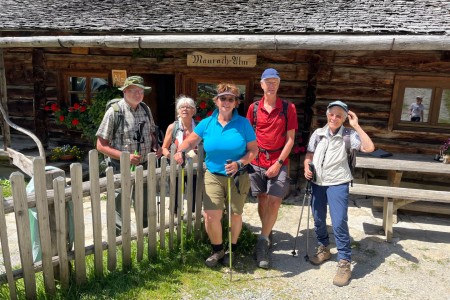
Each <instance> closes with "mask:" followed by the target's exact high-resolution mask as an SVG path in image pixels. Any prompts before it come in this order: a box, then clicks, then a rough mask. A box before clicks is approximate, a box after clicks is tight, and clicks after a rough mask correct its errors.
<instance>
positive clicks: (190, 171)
mask: <svg viewBox="0 0 450 300" xmlns="http://www.w3.org/2000/svg"><path fill="white" fill-rule="evenodd" d="M186 166H187V167H186V173H187V176H186V181H185V182H186V188H185V191H184V192H185V195H186V199H187V205H186V206H187V207H186V209H185V211H186V216H187V218H186V222H187V226H186V237H188V236H190V235H191V234H192V205H193V204H192V202H193V194H192V188H193V184H192V182H193V176H194V173H193V161H192V159H188V160H187V164H186Z"/></svg>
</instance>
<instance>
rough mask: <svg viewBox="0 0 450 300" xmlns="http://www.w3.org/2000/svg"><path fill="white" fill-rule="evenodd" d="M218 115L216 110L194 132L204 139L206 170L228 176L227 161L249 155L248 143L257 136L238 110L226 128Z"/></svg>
mask: <svg viewBox="0 0 450 300" xmlns="http://www.w3.org/2000/svg"><path fill="white" fill-rule="evenodd" d="M218 114H219V111H218V110H217V109H216V110H215V111H214V112H213V114H212V115H211V116H210V117H208V118H206V119H203V120H202V121H201V122H200V123H199V124H198V125H197V126H195V129H194V132H195V133H196V134H198V135H199V136H200V137H201V138H202V139H203V147H204V149H205V152H206V157H205V163H206V168H207V169H208V170H209V171H210V172H211V173H220V174H223V175H227V174H226V172H225V163H226V160H227V159H231V160H233V161H236V160H239V159H240V158H241V157H242V156H244V155H245V153H247V143H249V142H252V141H255V140H256V136H255V132H254V131H253V127H252V126H251V125H250V122H249V121H248V119H247V118H244V117H241V116H240V115H238V112H237V110H236V109H234V110H233V116H232V118H231V121H230V122H228V124H226V125H225V126H224V127H222V125H221V124H220V123H219V121H218V120H217V117H218Z"/></svg>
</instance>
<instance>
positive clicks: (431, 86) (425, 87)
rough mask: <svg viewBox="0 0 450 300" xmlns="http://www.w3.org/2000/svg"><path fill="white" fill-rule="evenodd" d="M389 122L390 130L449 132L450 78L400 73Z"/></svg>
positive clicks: (397, 78)
mask: <svg viewBox="0 0 450 300" xmlns="http://www.w3.org/2000/svg"><path fill="white" fill-rule="evenodd" d="M420 98H421V99H420ZM389 125H390V129H391V130H392V129H394V130H395V129H399V130H412V131H418V130H420V131H442V132H447V131H448V130H449V129H450V78H448V77H424V76H397V77H396V78H395V85H394V95H393V99H392V114H391V119H390V122H389Z"/></svg>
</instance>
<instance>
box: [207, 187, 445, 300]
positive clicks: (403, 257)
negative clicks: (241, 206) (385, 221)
mask: <svg viewBox="0 0 450 300" xmlns="http://www.w3.org/2000/svg"><path fill="white" fill-rule="evenodd" d="M302 199H303V195H300V196H297V197H296V199H294V198H293V197H291V198H288V199H287V200H285V201H284V204H283V205H282V207H281V209H280V213H279V217H278V221H277V223H276V224H275V227H274V246H273V249H272V250H273V252H272V256H271V257H272V268H271V269H270V270H262V269H258V268H256V266H255V262H254V261H253V259H252V258H248V257H239V258H238V259H237V261H236V264H235V270H234V272H233V282H232V283H231V284H230V286H229V288H227V289H224V290H221V291H217V292H215V295H214V298H216V299H293V298H294V299H361V298H362V299H394V298H395V299H450V276H448V270H450V255H449V253H450V218H448V216H438V215H430V214H417V213H415V214H413V213H400V214H399V222H398V224H394V238H393V242H392V243H387V242H386V241H385V239H384V236H383V235H382V231H381V227H382V213H381V212H380V211H377V210H373V209H372V208H371V207H372V199H365V198H364V197H353V196H352V198H351V201H350V202H351V203H350V209H349V227H350V234H351V237H352V246H353V262H352V272H353V273H352V280H351V282H350V284H349V285H348V286H346V287H336V286H334V285H333V284H332V280H333V277H334V274H335V272H336V247H335V244H334V236H333V234H332V229H331V227H329V232H330V238H331V243H332V244H331V247H332V248H331V252H332V254H333V256H332V259H331V260H330V261H328V262H326V263H324V264H323V265H321V266H319V267H316V266H313V265H311V264H310V263H309V262H306V261H305V259H304V256H305V253H306V250H305V249H306V246H305V241H306V226H307V225H306V223H307V217H306V216H307V211H306V209H305V211H304V214H303V218H302V223H301V226H300V234H299V238H298V240H297V249H298V250H299V253H298V255H297V256H295V257H293V255H292V250H293V247H294V245H293V242H294V237H295V235H296V230H297V226H298V220H299V216H300V211H301V200H302ZM244 222H245V223H246V224H247V226H249V227H250V228H251V230H252V231H254V232H255V233H259V230H260V221H259V217H258V214H257V204H256V203H255V201H251V202H250V203H247V204H246V207H245V210H244ZM328 223H329V224H330V223H331V222H330V220H329V222H328ZM312 226H313V221H312V218H311V222H310V228H312ZM315 246H316V242H315V237H314V232H313V230H310V240H309V256H312V255H313V253H314V251H315ZM220 271H221V272H224V278H228V273H226V271H227V270H226V268H222V269H221V270H220Z"/></svg>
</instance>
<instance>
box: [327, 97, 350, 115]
mask: <svg viewBox="0 0 450 300" xmlns="http://www.w3.org/2000/svg"><path fill="white" fill-rule="evenodd" d="M333 106H339V107H340V108H342V109H343V110H345V112H348V106H347V104H345V103H344V102H342V101H340V100H337V101H333V102H331V103H330V104H328V106H327V109H328V108H331V107H333Z"/></svg>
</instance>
